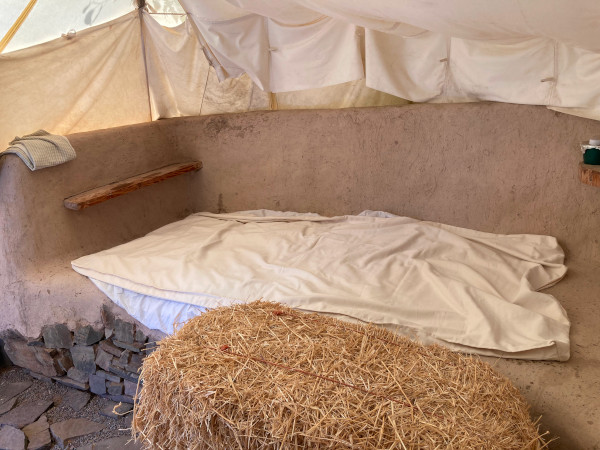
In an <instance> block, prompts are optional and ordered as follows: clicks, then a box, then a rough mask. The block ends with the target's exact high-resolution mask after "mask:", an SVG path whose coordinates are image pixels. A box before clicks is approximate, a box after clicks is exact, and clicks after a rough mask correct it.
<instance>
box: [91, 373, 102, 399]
mask: <svg viewBox="0 0 600 450" xmlns="http://www.w3.org/2000/svg"><path fill="white" fill-rule="evenodd" d="M90 391H92V392H93V393H94V394H97V395H103V394H106V380H105V379H104V378H103V377H101V376H98V375H90Z"/></svg>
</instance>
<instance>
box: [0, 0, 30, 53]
mask: <svg viewBox="0 0 600 450" xmlns="http://www.w3.org/2000/svg"><path fill="white" fill-rule="evenodd" d="M36 3H37V0H30V1H29V3H27V6H26V7H25V9H24V10H23V11H21V14H20V15H19V17H18V18H17V20H16V21H15V23H13V24H12V26H11V27H10V28H9V29H8V31H7V32H6V34H5V35H4V37H3V38H2V40H1V41H0V53H2V52H3V51H4V49H5V48H6V46H7V45H8V44H9V42H10V41H11V40H12V38H13V37H14V36H15V34H17V31H19V28H21V25H23V22H25V19H27V16H28V15H29V13H30V12H31V10H32V9H33V7H34V6H35V4H36Z"/></svg>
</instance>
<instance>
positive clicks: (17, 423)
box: [0, 400, 53, 428]
mask: <svg viewBox="0 0 600 450" xmlns="http://www.w3.org/2000/svg"><path fill="white" fill-rule="evenodd" d="M52 403H53V402H52V400H38V401H35V402H29V403H24V404H20V405H19V406H17V407H16V408H13V409H11V410H10V411H9V412H7V413H6V414H3V415H2V416H0V425H10V426H13V427H16V428H23V427H24V426H25V425H29V424H30V423H33V422H35V421H36V420H37V418H38V417H40V416H41V415H42V414H44V412H45V411H46V410H47V409H48V408H50V406H52Z"/></svg>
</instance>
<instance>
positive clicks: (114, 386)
mask: <svg viewBox="0 0 600 450" xmlns="http://www.w3.org/2000/svg"><path fill="white" fill-rule="evenodd" d="M106 392H107V393H108V394H109V395H122V394H123V383H115V382H114V381H107V382H106Z"/></svg>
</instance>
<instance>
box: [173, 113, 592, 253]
mask: <svg viewBox="0 0 600 450" xmlns="http://www.w3.org/2000/svg"><path fill="white" fill-rule="evenodd" d="M165 122H166V123H169V122H170V125H172V126H173V135H174V137H175V138H176V142H177V146H178V148H180V149H182V150H183V151H186V152H195V153H197V155H198V157H199V158H200V159H201V160H202V161H203V163H204V169H203V170H202V173H201V174H200V175H199V176H198V178H196V179H195V181H194V183H195V186H196V192H197V195H196V196H195V200H196V206H195V209H196V210H208V211H213V212H215V211H229V212H231V211H237V210H242V209H254V208H270V209H278V210H294V211H311V212H317V213H321V214H325V215H337V214H349V213H358V212H360V211H362V210H365V209H373V210H385V211H389V212H392V213H395V214H400V215H405V216H411V217H415V218H419V219H424V220H432V221H436V222H444V223H448V224H452V225H457V226H462V227H468V228H475V229H478V230H482V231H489V232H495V233H537V234H549V235H554V236H556V237H558V238H559V240H560V242H561V244H562V245H563V246H564V247H565V249H566V250H567V252H568V253H569V254H570V256H572V257H577V258H584V259H590V258H591V259H595V260H597V261H600V189H598V188H594V187H591V186H587V185H584V184H582V183H581V182H580V181H579V178H578V164H579V162H580V161H581V152H580V150H579V141H581V140H586V139H589V138H590V137H592V136H594V135H596V136H600V122H597V121H592V120H587V119H582V118H578V117H574V116H569V115H565V114H561V113H557V112H554V111H550V110H548V109H546V108H544V107H540V106H525V105H512V104H502V103H469V104H445V105H441V104H440V105H436V104H420V105H409V106H404V107H380V108H361V109H348V110H330V111H279V112H253V113H246V114H235V115H226V116H225V115H224V116H212V117H193V118H185V119H171V120H168V121H165Z"/></svg>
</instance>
